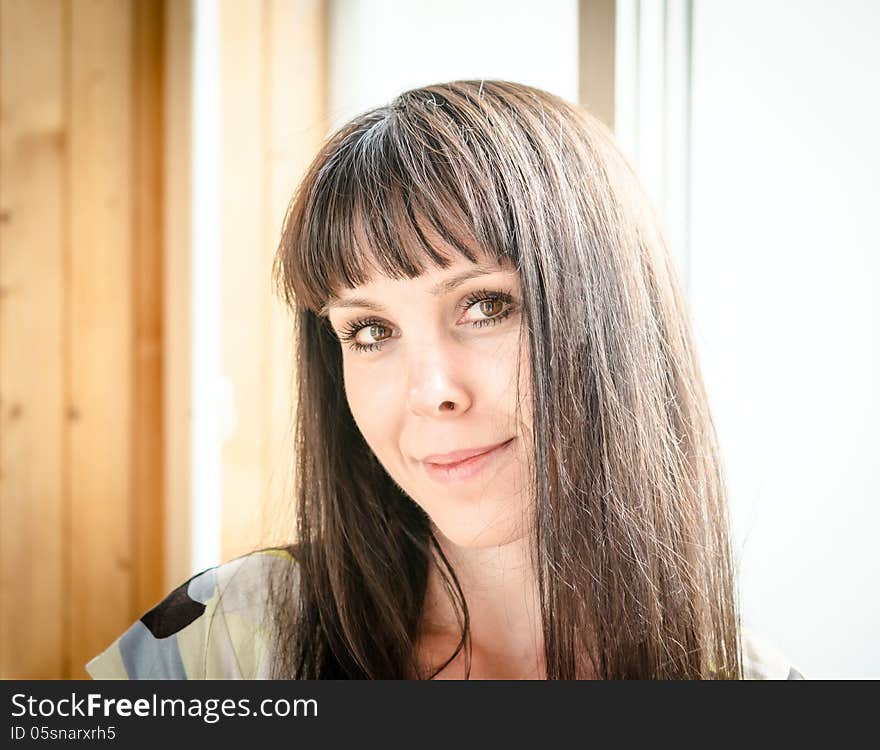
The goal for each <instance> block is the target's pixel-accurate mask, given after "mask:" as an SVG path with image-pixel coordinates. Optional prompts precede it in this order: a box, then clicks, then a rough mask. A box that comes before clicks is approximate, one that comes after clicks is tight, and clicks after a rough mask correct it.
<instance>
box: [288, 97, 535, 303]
mask: <svg viewBox="0 0 880 750" xmlns="http://www.w3.org/2000/svg"><path fill="white" fill-rule="evenodd" d="M473 114H474V115H475V116H478V115H477V113H473ZM429 120H430V121H429ZM438 121H439V122H438ZM441 123H442V126H441ZM438 127H442V131H443V134H444V138H443V139H442V140H440V139H439V138H437V135H436V132H437V129H438ZM468 132H469V128H468V127H467V125H466V124H465V123H456V122H455V121H454V119H453V118H451V117H450V116H447V114H446V113H445V112H444V111H443V108H442V103H441V102H440V101H438V97H437V96H436V95H432V96H429V97H425V96H423V97H421V98H415V97H412V96H411V97H410V98H409V99H406V98H403V97H402V98H399V99H398V100H396V101H395V102H394V103H393V104H392V105H390V106H389V107H387V108H384V109H381V110H376V111H373V112H370V113H368V114H367V115H364V116H363V117H362V118H360V119H359V120H356V121H355V122H354V123H352V124H351V126H350V127H348V128H346V129H345V130H343V131H341V132H340V133H339V134H338V135H337V137H336V138H334V139H332V140H331V141H330V142H329V143H328V144H327V145H326V146H325V148H324V150H323V153H322V155H321V156H322V157H323V158H319V159H317V160H316V163H317V164H320V165H321V166H320V168H319V169H318V170H317V171H316V172H315V173H313V174H311V175H308V176H307V177H306V179H305V180H304V182H303V184H302V186H301V188H300V191H299V192H298V194H297V196H296V197H295V198H294V200H293V202H292V203H291V206H290V209H289V211H288V216H287V218H286V220H285V228H284V233H283V237H284V238H286V240H287V242H288V246H287V248H286V252H280V253H279V255H278V259H277V260H276V264H277V266H276V272H275V273H276V280H277V284H278V287H279V289H280V291H281V294H282V296H283V297H284V298H285V301H286V302H287V303H288V304H289V305H291V306H293V305H296V306H297V307H300V308H307V309H309V310H312V311H313V312H315V313H318V314H320V313H321V311H322V310H323V308H324V306H325V305H326V303H327V302H328V301H329V300H330V299H331V298H332V297H334V296H335V295H336V294H337V293H338V292H339V291H341V290H342V289H345V288H353V287H356V286H359V285H361V284H364V283H367V282H368V281H369V280H370V279H371V278H372V277H373V276H375V275H377V274H381V275H384V276H387V277H389V278H393V279H405V278H409V279H412V278H415V277H417V276H420V275H421V274H423V273H425V272H426V271H427V270H429V269H430V268H446V267H448V266H449V264H450V263H452V262H453V261H454V256H455V255H458V256H460V257H463V258H466V259H467V260H469V261H470V262H472V263H477V262H479V261H480V260H482V259H485V258H488V259H490V260H494V261H495V262H497V263H498V264H499V265H505V264H506V263H513V264H514V265H515V266H516V267H518V265H519V264H518V255H519V253H518V252H517V247H516V243H515V242H514V241H513V238H514V237H515V236H516V231H515V226H514V217H513V216H512V213H511V211H510V208H509V207H510V205H511V204H512V203H513V201H512V196H511V195H510V194H509V193H510V189H509V188H508V187H507V185H506V183H507V180H505V179H503V176H502V175H501V174H500V173H498V170H497V167H496V169H495V170H494V173H493V170H492V168H491V167H490V166H489V165H491V164H496V165H497V164H498V163H499V161H501V162H502V163H503V159H499V156H498V155H494V156H493V155H491V154H490V153H487V151H488V150H491V149H492V144H489V143H485V142H483V143H481V144H476V143H474V142H473V141H472V140H469V139H468ZM284 241H285V240H284V239H283V240H282V243H284Z"/></svg>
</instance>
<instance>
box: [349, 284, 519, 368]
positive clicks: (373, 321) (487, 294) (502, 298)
mask: <svg viewBox="0 0 880 750" xmlns="http://www.w3.org/2000/svg"><path fill="white" fill-rule="evenodd" d="M479 302H503V303H505V304H506V305H507V307H506V308H505V309H504V310H502V311H501V312H500V313H498V315H495V316H494V317H492V318H482V319H480V320H475V321H472V322H471V324H470V325H471V326H473V327H474V328H485V327H486V326H487V325H492V326H494V325H498V323H500V322H501V321H502V320H505V319H506V318H508V317H510V315H511V313H513V311H514V309H515V303H514V300H513V295H511V294H510V293H508V292H501V291H498V292H492V291H489V290H488V289H480V290H479V291H476V292H471V293H470V294H469V295H468V296H467V297H465V298H464V299H463V300H462V301H461V303H460V305H459V309H461V310H462V311H464V312H466V311H467V310H470V308H471V307H473V306H474V305H476V304H477V303H479ZM375 325H379V326H383V327H386V328H390V326H386V324H385V322H384V321H382V320H379V319H378V318H361V319H359V320H353V321H352V322H350V323H348V324H347V325H346V326H345V328H344V329H343V330H342V332H341V333H340V334H339V340H340V341H341V342H342V343H348V344H349V346H350V347H351V348H352V349H354V350H355V351H359V352H373V351H378V350H379V349H381V348H382V347H383V346H384V345H385V341H378V342H376V343H374V344H361V343H360V342H358V341H356V340H355V337H356V336H357V335H358V333H360V332H361V330H362V329H364V328H367V327H369V326H375Z"/></svg>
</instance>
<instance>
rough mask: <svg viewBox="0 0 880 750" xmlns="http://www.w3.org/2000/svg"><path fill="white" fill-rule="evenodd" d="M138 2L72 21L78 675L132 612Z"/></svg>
mask: <svg viewBox="0 0 880 750" xmlns="http://www.w3.org/2000/svg"><path fill="white" fill-rule="evenodd" d="M132 15H133V8H132V3H128V2H117V0H104V1H103V2H101V1H92V2H88V3H74V4H73V10H72V13H71V28H70V60H69V66H70V124H69V132H70V166H69V169H70V176H69V180H70V185H71V189H70V191H69V193H68V196H67V197H68V206H69V208H68V215H69V217H70V226H69V230H70V235H69V249H70V252H69V264H68V269H69V274H68V280H67V283H68V308H67V316H66V320H65V323H66V331H65V336H66V338H67V342H68V352H69V375H68V383H69V386H68V388H69V401H70V405H69V409H70V417H71V418H70V422H69V429H68V433H67V451H68V456H69V465H68V486H69V502H70V528H69V534H70V544H71V555H70V561H69V565H68V568H67V570H68V574H69V590H70V600H69V607H70V627H69V629H68V631H67V636H68V642H69V653H70V659H71V667H72V673H71V676H78V675H83V676H84V675H85V673H84V672H83V671H82V665H83V664H85V662H86V661H87V660H88V659H89V658H90V657H91V656H93V655H95V654H97V653H98V652H99V651H100V650H101V649H103V648H104V647H106V646H107V645H108V643H109V642H110V641H111V640H112V638H113V637H115V636H116V635H118V634H119V633H121V632H122V631H123V630H124V629H125V627H127V625H128V624H129V623H130V621H131V619H132V608H133V607H132V605H133V601H134V585H133V569H134V564H135V552H136V544H135V536H134V532H135V527H134V515H133V513H132V503H131V492H132V465H133V447H134V440H133V424H134V423H133V417H134V409H133V403H132V401H133V393H134V367H133V357H132V341H133V333H134V331H133V325H132V323H133V315H132V310H133V305H134V300H133V294H132V281H133V275H132V274H133V239H134V210H133V205H132V200H131V196H132V187H133V184H134V178H135V166H134V163H133V161H134V159H133V157H134V142H133V134H132V123H133V114H134V96H133V92H132V82H133V65H132V61H133V49H132V40H133V33H132V28H133V27H132V24H133V18H132Z"/></svg>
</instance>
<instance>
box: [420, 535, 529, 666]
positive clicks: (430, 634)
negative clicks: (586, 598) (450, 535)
mask: <svg viewBox="0 0 880 750" xmlns="http://www.w3.org/2000/svg"><path fill="white" fill-rule="evenodd" d="M435 535H436V537H437V540H438V542H439V543H440V547H441V548H442V549H443V553H444V554H445V555H446V559H447V560H448V561H449V563H450V564H451V565H452V568H453V570H454V571H455V574H456V576H457V578H458V581H459V584H460V585H461V589H462V593H463V594H464V597H465V601H466V602H467V607H468V616H469V625H470V635H471V641H472V646H473V660H472V663H471V677H472V678H476V679H480V678H483V679H492V678H494V679H517V678H520V679H528V678H531V679H536V678H537V679H542V678H543V677H544V654H543V635H542V631H541V614H540V605H539V599H538V588H537V581H536V578H535V575H534V572H533V569H532V565H531V562H530V558H529V548H528V543H529V540H528V538H527V537H522V538H521V539H518V540H516V541H513V542H510V543H508V544H505V545H504V546H500V547H490V548H484V549H480V548H465V547H460V546H458V545H455V544H453V543H452V542H450V541H449V540H448V539H446V538H445V537H443V535H442V534H440V533H439V532H438V531H436V530H435ZM460 637H461V625H460V623H459V621H458V619H457V613H456V610H455V608H454V606H453V604H452V602H451V601H450V597H449V594H448V592H447V591H446V589H445V587H444V585H443V582H442V580H441V576H440V573H439V571H438V570H437V568H436V566H435V565H431V567H430V569H429V573H428V585H427V591H426V595H425V606H424V610H423V617H422V629H421V632H420V634H419V643H418V644H417V645H418V648H419V651H420V659H421V660H422V661H423V662H428V663H432V664H433V666H434V667H435V668H436V667H438V666H440V664H442V663H443V662H445V661H446V659H447V658H448V657H449V656H451V655H452V653H453V652H454V650H455V647H456V645H457V644H458V642H459V640H460ZM432 671H433V670H432ZM438 677H440V678H443V677H446V678H451V679H456V678H460V677H464V650H463V651H462V653H461V654H460V655H459V656H458V657H456V659H455V660H454V661H453V663H452V664H450V665H449V666H448V667H447V668H446V669H444V670H443V671H442V672H441V673H440V674H439V675H438Z"/></svg>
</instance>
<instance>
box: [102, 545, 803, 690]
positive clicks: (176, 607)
mask: <svg viewBox="0 0 880 750" xmlns="http://www.w3.org/2000/svg"><path fill="white" fill-rule="evenodd" d="M295 563H296V561H295V559H294V558H293V556H292V555H291V554H290V553H289V552H287V551H286V550H282V549H266V550H259V551H257V552H252V553H250V554H247V555H244V556H242V557H238V558H236V559H234V560H230V561H229V562H226V563H223V564H221V565H218V566H216V567H213V568H209V569H208V570H205V571H202V572H201V573H198V574H196V575H194V576H193V577H192V578H190V579H189V580H188V581H186V582H184V583H183V584H181V585H180V586H178V587H177V588H176V589H174V591H172V592H171V593H170V594H169V595H168V596H167V597H165V599H163V600H162V601H161V602H160V603H159V604H157V605H156V606H155V607H153V609H151V610H150V611H149V612H147V613H146V614H145V615H144V616H143V617H141V618H140V619H139V620H138V621H137V622H135V623H134V624H132V625H131V627H129V628H128V630H126V631H125V632H124V633H123V634H122V635H121V636H119V638H117V639H116V640H115V641H114V642H113V643H112V644H110V646H109V647H108V648H107V649H106V650H105V651H103V652H102V653H100V654H98V655H97V656H95V657H94V658H93V659H92V660H91V661H89V662H88V664H86V671H87V672H88V673H89V674H90V675H91V676H92V678H94V679H103V680H156V679H159V680H162V679H165V680H201V679H227V680H229V679H231V680H253V679H268V677H269V666H270V659H269V628H268V624H267V623H266V622H265V620H264V615H265V612H266V611H267V605H268V596H267V595H268V587H267V582H268V581H269V577H270V574H271V573H272V571H273V567H274V566H277V565H292V564H295ZM742 643H743V671H744V676H745V678H746V679H748V680H783V679H789V680H802V679H804V677H803V675H802V674H801V673H800V672H799V671H798V670H796V669H795V668H794V667H792V666H791V664H790V663H789V662H788V660H787V659H786V658H785V657H783V656H782V655H781V654H780V653H779V652H778V651H776V650H775V649H774V648H773V647H772V646H770V645H769V644H768V643H766V642H764V641H762V640H760V639H759V638H758V637H757V636H756V635H755V634H754V633H752V632H751V631H749V630H748V629H747V628H743V634H742Z"/></svg>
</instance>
